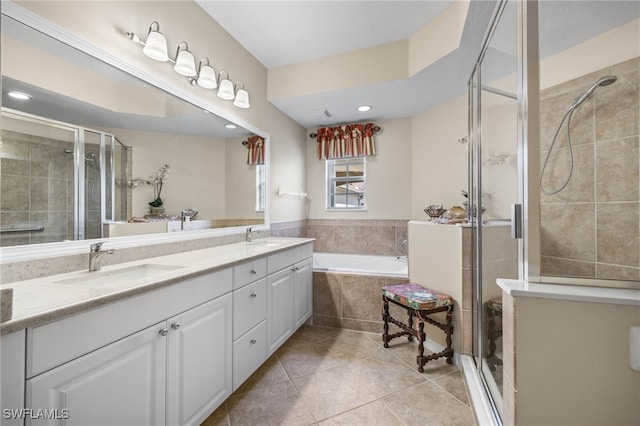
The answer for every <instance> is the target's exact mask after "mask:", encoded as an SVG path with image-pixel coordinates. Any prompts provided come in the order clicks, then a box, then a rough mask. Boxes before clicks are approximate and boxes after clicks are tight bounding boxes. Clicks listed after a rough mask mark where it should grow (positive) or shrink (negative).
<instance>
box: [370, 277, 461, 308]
mask: <svg viewBox="0 0 640 426" xmlns="http://www.w3.org/2000/svg"><path fill="white" fill-rule="evenodd" d="M382 294H383V295H384V296H385V297H387V298H389V299H393V300H395V301H396V302H398V303H400V304H402V305H404V306H408V307H410V308H413V309H419V310H428V309H435V308H441V307H443V306H449V305H452V304H453V298H452V297H451V296H449V295H447V294H444V293H439V292H437V291H434V290H431V289H428V288H425V287H422V286H421V285H418V284H413V283H409V284H400V285H390V286H386V287H382Z"/></svg>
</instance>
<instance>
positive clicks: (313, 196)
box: [281, 118, 412, 219]
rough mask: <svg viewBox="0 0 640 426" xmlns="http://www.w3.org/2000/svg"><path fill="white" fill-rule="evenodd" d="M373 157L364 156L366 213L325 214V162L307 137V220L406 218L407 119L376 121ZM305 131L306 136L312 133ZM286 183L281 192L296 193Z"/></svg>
mask: <svg viewBox="0 0 640 426" xmlns="http://www.w3.org/2000/svg"><path fill="white" fill-rule="evenodd" d="M375 123H376V124H377V125H378V126H380V127H381V128H382V131H381V132H380V133H379V134H377V135H375V140H376V155H375V156H372V157H367V165H366V173H367V177H366V179H367V182H366V185H367V189H366V200H367V211H364V212H361V211H352V212H336V211H326V184H325V161H324V160H318V157H317V154H316V145H317V142H316V141H315V139H311V138H309V137H308V138H307V139H306V140H307V193H308V195H309V198H308V200H307V203H308V208H309V219H407V218H408V217H409V214H410V207H411V201H410V200H411V168H410V167H407V165H408V164H411V155H412V153H411V142H412V134H411V119H410V118H402V119H398V120H388V121H376V122H375ZM315 131H316V129H315V128H313V129H308V130H307V133H315ZM292 185H295V183H289V184H287V186H285V187H284V188H281V189H285V190H287V191H297V190H298V189H297V188H295V187H293V188H292V187H291V186H292Z"/></svg>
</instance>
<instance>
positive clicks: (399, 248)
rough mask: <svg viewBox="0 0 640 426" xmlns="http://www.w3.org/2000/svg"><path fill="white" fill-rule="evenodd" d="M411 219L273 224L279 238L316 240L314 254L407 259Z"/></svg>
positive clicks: (312, 220) (332, 220)
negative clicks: (408, 231)
mask: <svg viewBox="0 0 640 426" xmlns="http://www.w3.org/2000/svg"><path fill="white" fill-rule="evenodd" d="M407 222H408V221H407V220H382V219H381V220H376V219H368V220H361V219H307V220H300V221H290V222H278V223H272V224H271V235H273V236H275V237H307V238H315V239H316V241H315V242H314V245H313V251H314V252H320V253H343V254H371V255H377V256H405V255H406V254H407V245H406V244H405V243H404V242H405V241H407Z"/></svg>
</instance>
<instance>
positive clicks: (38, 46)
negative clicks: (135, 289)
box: [0, 14, 268, 247]
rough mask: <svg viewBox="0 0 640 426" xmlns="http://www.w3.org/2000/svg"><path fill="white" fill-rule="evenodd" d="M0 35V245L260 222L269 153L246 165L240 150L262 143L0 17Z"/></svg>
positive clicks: (264, 214) (188, 104)
mask: <svg viewBox="0 0 640 426" xmlns="http://www.w3.org/2000/svg"><path fill="white" fill-rule="evenodd" d="M1 30H2V121H1V123H2V125H1V131H2V133H1V136H2V145H1V146H0V173H1V191H2V196H1V198H0V228H1V231H2V232H1V233H0V243H1V245H2V247H10V246H29V247H33V245H34V244H41V243H56V242H62V241H72V240H86V239H95V238H113V237H122V236H134V235H150V234H154V235H155V234H164V235H165V236H166V234H169V233H177V232H180V231H185V230H189V231H195V230H199V229H202V230H207V231H206V232H210V233H211V232H212V231H211V230H212V229H217V230H219V229H224V230H225V231H229V230H230V229H231V228H233V227H239V226H242V227H246V226H251V225H268V223H267V222H268V211H267V210H268V202H267V200H266V194H265V187H266V180H267V179H268V155H267V160H266V161H265V164H263V165H248V164H247V161H246V158H247V148H246V146H245V144H243V142H244V141H246V140H247V139H248V138H250V137H251V136H253V135H259V136H263V137H264V136H266V135H264V134H260V133H258V132H257V131H256V129H251V130H249V129H247V128H246V127H248V126H246V125H245V126H244V127H243V126H240V125H237V124H235V123H232V122H231V121H229V120H226V119H224V118H222V117H219V116H217V115H215V114H213V113H211V112H209V111H207V110H205V109H203V108H202V107H200V106H197V105H194V104H193V103H191V102H187V101H185V100H183V99H181V98H179V97H177V96H175V95H173V94H170V93H168V92H166V91H164V90H161V89H159V88H158V87H155V86H154V85H152V84H149V83H147V82H145V81H143V80H141V79H139V78H137V77H134V76H132V75H130V74H128V73H126V72H124V71H122V70H120V69H117V68H116V67H114V66H112V65H110V64H107V63H105V62H103V61H101V60H98V59H96V58H94V57H93V56H90V55H88V54H86V53H84V52H82V51H80V50H77V49H75V48H73V47H70V46H69V45H67V44H65V43H62V42H60V41H58V40H57V39H55V38H53V37H51V36H49V35H47V34H44V33H42V32H40V31H36V30H34V29H33V28H31V27H29V26H27V25H25V24H23V23H21V22H19V21H18V20H16V19H13V18H12V17H9V16H7V15H5V14H3V15H2V27H1ZM186 84H187V83H186V81H185V85H186ZM10 92H19V93H24V94H27V95H28V98H27V99H16V98H13V97H10V96H9V93H10ZM267 143H268V138H267ZM267 152H268V150H267ZM167 166H168V167H167ZM149 183H152V184H149ZM160 191H161V192H160ZM158 192H160V194H158ZM157 198H160V199H161V200H162V201H163V203H162V205H161V206H152V205H150V203H152V202H153V201H154V200H156V199H157ZM152 204H157V203H152ZM156 207H160V208H156ZM196 212H197V213H196ZM185 216H189V218H190V219H191V220H189V219H187V220H183V219H184V218H185ZM191 216H194V217H192V218H191ZM202 232H205V231H202ZM192 234H193V232H192Z"/></svg>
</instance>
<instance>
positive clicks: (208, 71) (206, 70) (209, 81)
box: [195, 57, 218, 89]
mask: <svg viewBox="0 0 640 426" xmlns="http://www.w3.org/2000/svg"><path fill="white" fill-rule="evenodd" d="M205 61H206V64H204V65H203V64H202V63H203V62H205ZM195 81H196V83H197V84H198V86H200V87H204V88H205V89H215V88H217V87H218V82H217V81H216V71H215V70H214V69H213V67H212V66H211V65H209V58H207V57H204V58H202V59H200V65H198V76H197V77H196V79H195Z"/></svg>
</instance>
